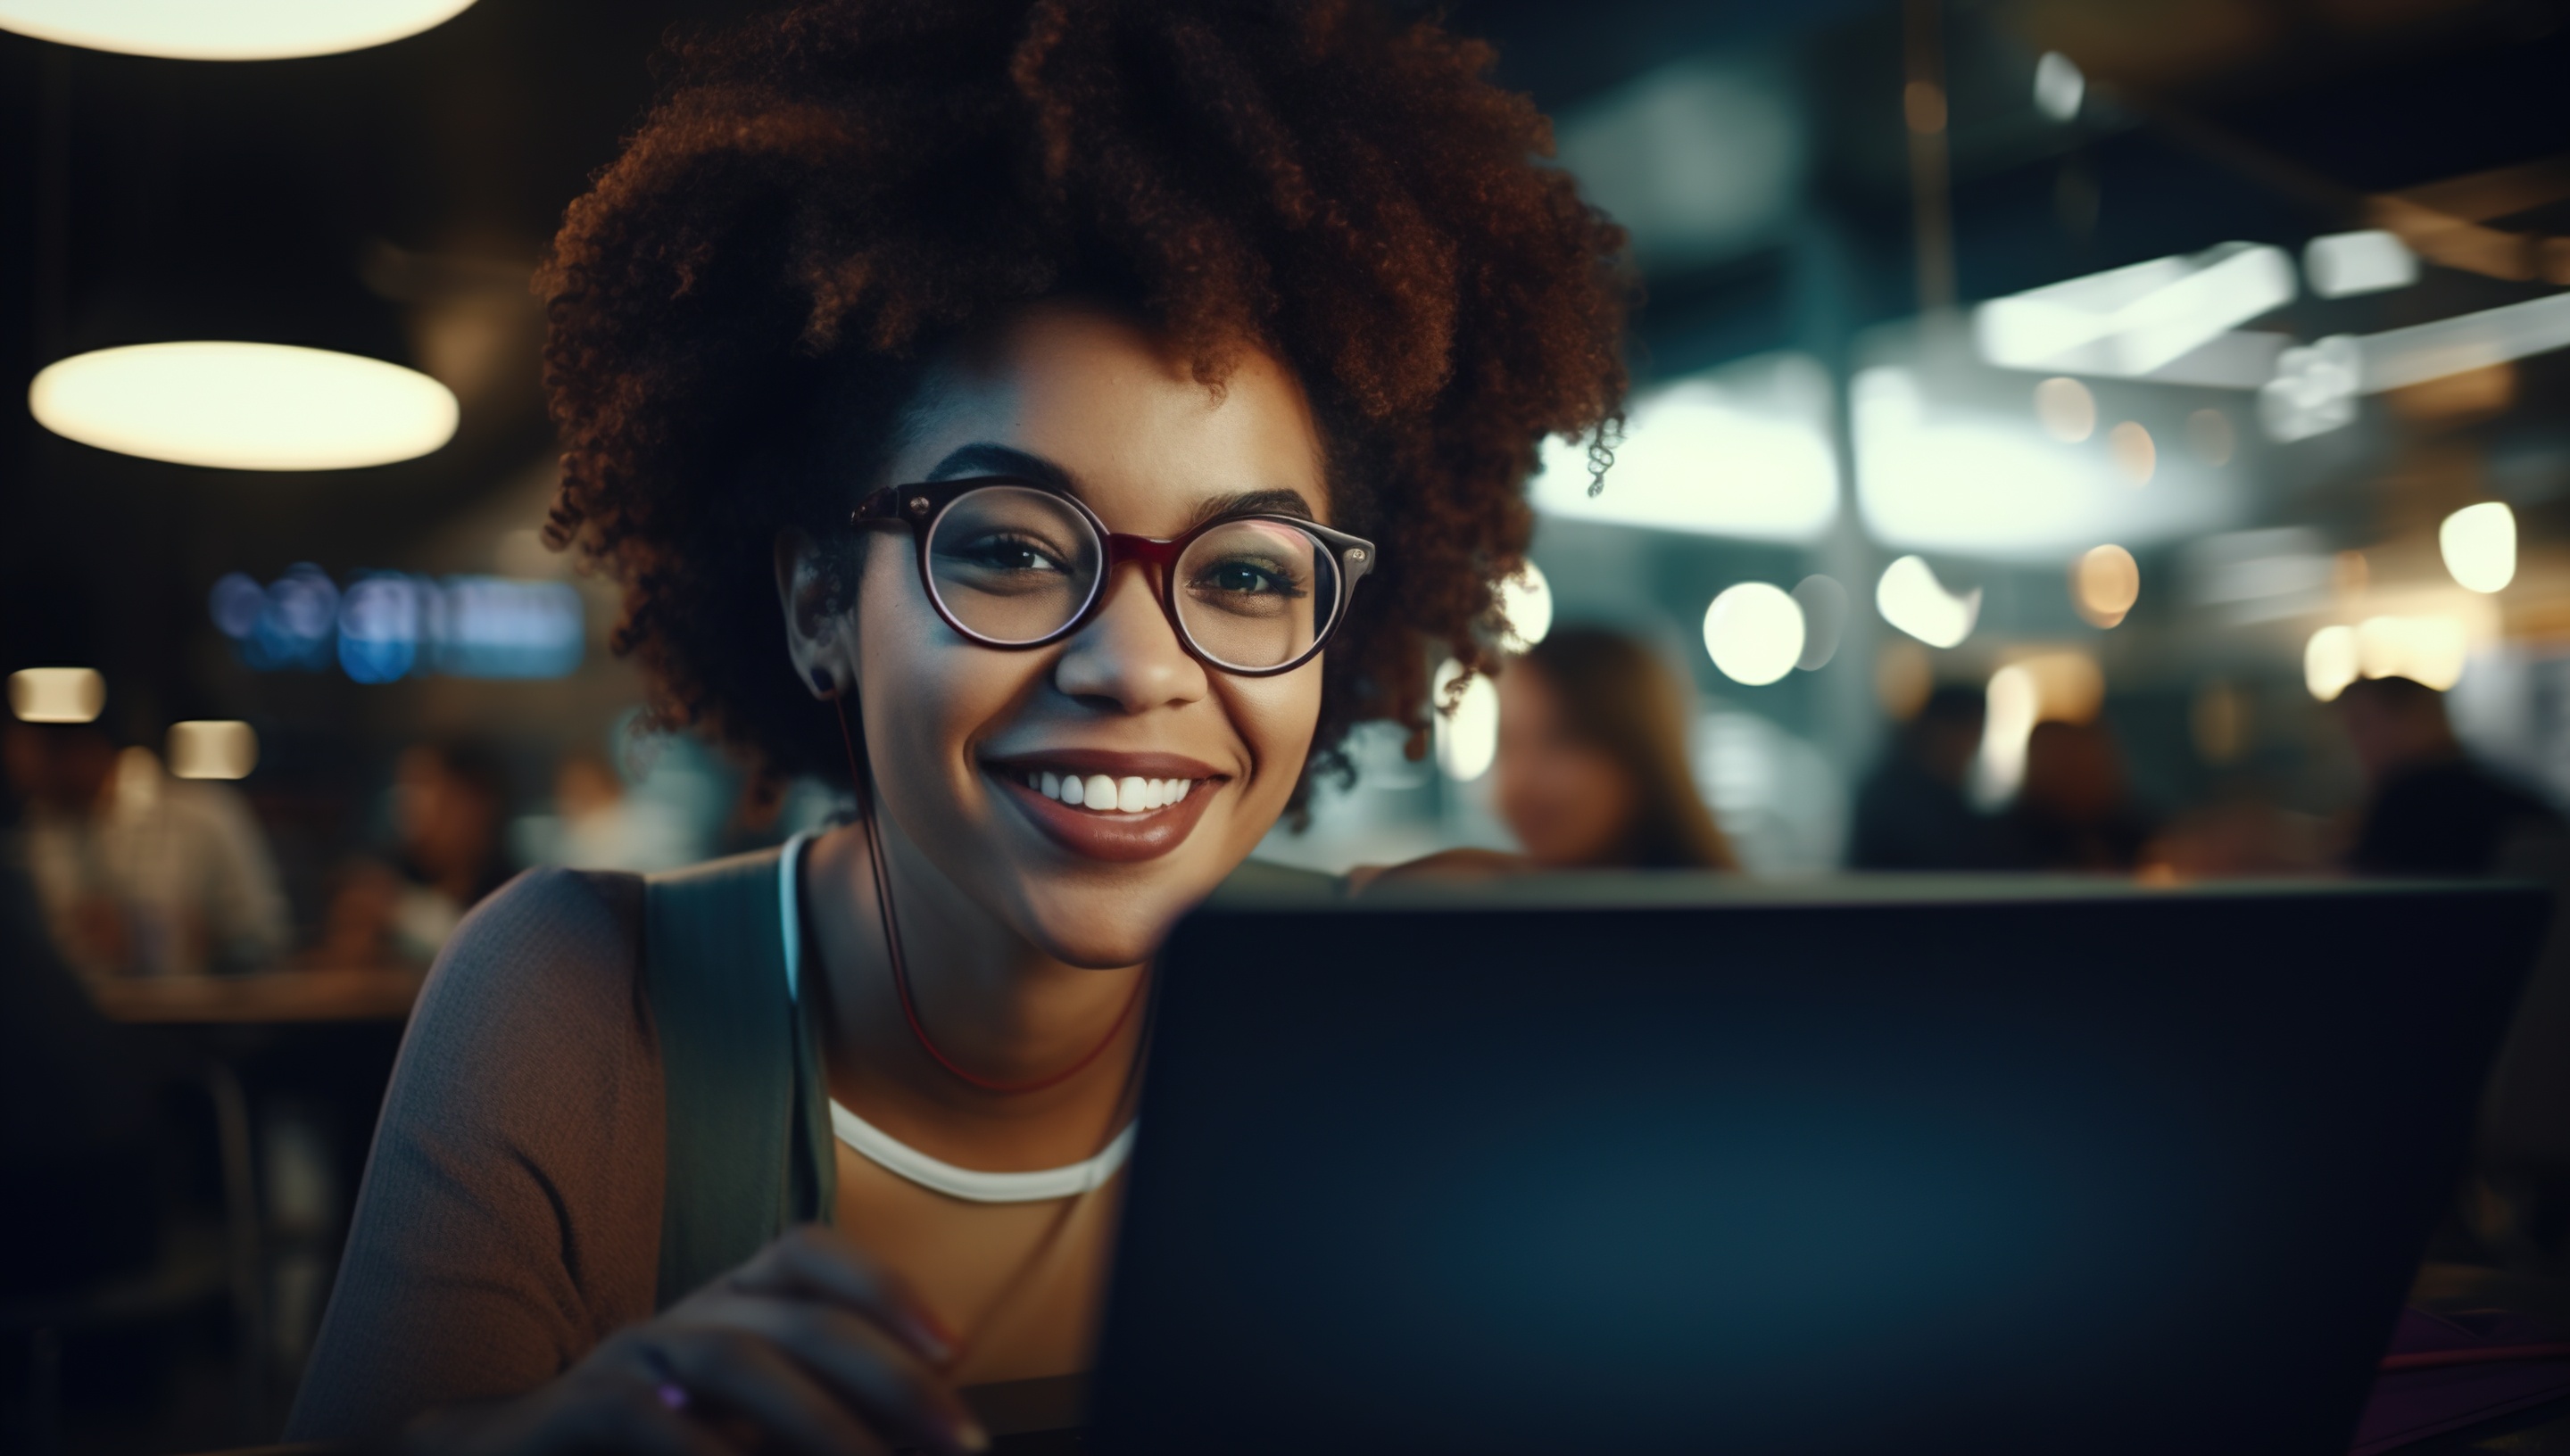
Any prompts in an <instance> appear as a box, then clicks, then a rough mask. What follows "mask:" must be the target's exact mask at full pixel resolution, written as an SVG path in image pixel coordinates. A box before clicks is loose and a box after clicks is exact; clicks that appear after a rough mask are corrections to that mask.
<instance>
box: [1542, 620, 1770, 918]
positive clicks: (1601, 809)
mask: <svg viewBox="0 0 2570 1456" xmlns="http://www.w3.org/2000/svg"><path fill="white" fill-rule="evenodd" d="M1495 766H1496V768H1497V770H1498V789H1499V818H1501V819H1502V820H1505V821H1506V822H1507V826H1508V831H1509V832H1510V833H1511V834H1514V835H1515V836H1516V838H1517V843H1518V844H1519V845H1520V846H1522V847H1523V848H1524V850H1525V854H1526V858H1527V859H1529V860H1531V861H1533V862H1534V863H1535V864H1536V865H1538V866H1540V867H1542V868H1545V869H1551V870H1602V869H1629V870H1737V869H1739V868H1740V865H1739V862H1738V861H1737V860H1735V859H1733V858H1732V854H1731V846H1730V844H1729V843H1728V842H1726V841H1725V840H1724V839H1723V837H1722V831H1721V830H1720V829H1718V828H1716V827H1715V826H1714V823H1713V816H1712V815H1710V814H1707V813H1706V812H1705V808H1704V799H1703V797H1702V796H1701V795H1699V794H1698V793H1697V792H1696V787H1695V774H1694V772H1693V771H1692V770H1690V769H1689V768H1688V767H1687V703H1686V694H1685V690H1684V689H1683V688H1681V687H1680V686H1679V684H1678V683H1677V681H1676V679H1675V678H1674V677H1673V676H1672V675H1671V674H1670V672H1669V670H1668V668H1667V667H1666V666H1664V665H1663V664H1662V663H1661V662H1660V660H1659V658H1657V657H1656V656H1653V655H1652V653H1651V649H1650V648H1648V647H1646V646H1644V645H1642V644H1641V643H1639V642H1636V641H1634V640H1633V639H1632V638H1630V637H1625V636H1620V635H1618V634H1616V633H1614V632H1609V631H1604V630H1601V629H1598V628H1595V627H1562V628H1557V629H1555V630H1554V631H1553V632H1552V633H1551V634H1550V635H1549V636H1546V637H1545V638H1544V639H1543V640H1542V641H1540V642H1537V643H1536V644H1535V645H1534V646H1533V648H1532V649H1530V650H1529V651H1528V652H1527V653H1526V654H1525V656H1523V657H1521V658H1519V659H1517V660H1516V661H1515V662H1512V663H1510V664H1509V666H1508V670H1507V671H1505V672H1503V673H1501V674H1500V675H1499V758H1498V760H1497V762H1496V765H1495Z"/></svg>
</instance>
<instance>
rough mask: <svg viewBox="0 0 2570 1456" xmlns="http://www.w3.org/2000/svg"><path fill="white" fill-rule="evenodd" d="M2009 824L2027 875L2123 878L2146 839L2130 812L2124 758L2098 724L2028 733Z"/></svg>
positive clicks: (2038, 727)
mask: <svg viewBox="0 0 2570 1456" xmlns="http://www.w3.org/2000/svg"><path fill="white" fill-rule="evenodd" d="M2008 824H2009V826H2010V827H2011V828H2012V829H2013V830H2014V832H2015V839H2016V845H2017V851H2018V853H2019V854H2020V855H2021V856H2022V857H2023V858H2022V859H2021V861H2020V862H2019V868H2023V869H2028V870H2048V871H2063V872H2071V873H2111V874H2121V873H2123V872H2125V871H2128V870H2131V869H2132V868H2133V866H2134V863H2135V860H2136V859H2137V858H2138V856H2139V855H2140V853H2141V848H2142V844H2143V842H2144V841H2145V840H2147V839H2149V838H2150V835H2149V832H2148V830H2147V828H2146V826H2145V825H2144V824H2143V821H2142V818H2141V816H2140V815H2139V814H2138V813H2137V812H2136V811H2135V809H2134V807H2133V802H2132V793H2131V790H2130V788H2129V787H2128V785H2127V783H2126V780H2125V777H2124V755H2123V751H2122V750H2121V749H2120V748H2119V747H2118V746H2117V745H2116V742H2115V735H2114V734H2113V733H2112V732H2111V731H2109V730H2108V729H2107V727H2106V725H2105V724H2103V723H2061V722H2050V723H2037V724H2035V725H2034V731H2033V732H2032V733H2031V734H2029V735H2028V736H2027V738H2026V742H2025V780H2024V783H2023V784H2022V786H2021V787H2019V788H2018V790H2017V795H2016V803H2015V804H2014V806H2012V807H2011V808H2010V810H2009V812H2008Z"/></svg>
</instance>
